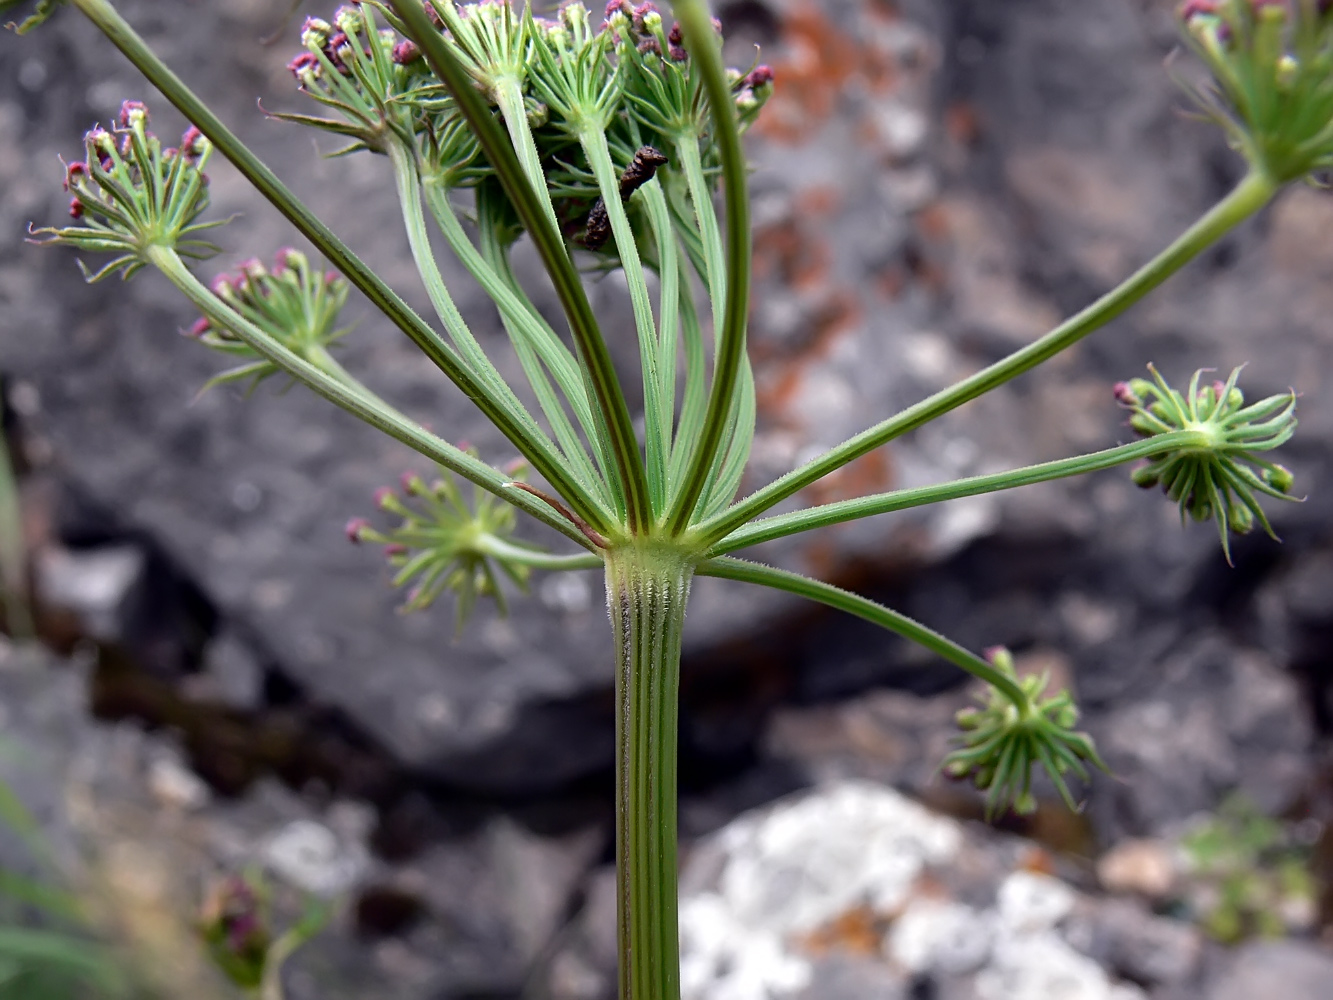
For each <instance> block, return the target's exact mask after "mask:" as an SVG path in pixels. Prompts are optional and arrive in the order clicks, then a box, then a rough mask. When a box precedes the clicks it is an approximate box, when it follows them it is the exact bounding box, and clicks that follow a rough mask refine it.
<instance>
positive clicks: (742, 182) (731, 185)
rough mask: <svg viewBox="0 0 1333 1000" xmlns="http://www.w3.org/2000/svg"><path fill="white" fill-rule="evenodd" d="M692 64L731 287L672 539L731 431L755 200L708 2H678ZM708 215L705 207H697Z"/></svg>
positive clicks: (671, 523)
mask: <svg viewBox="0 0 1333 1000" xmlns="http://www.w3.org/2000/svg"><path fill="white" fill-rule="evenodd" d="M673 9H674V11H675V14H676V16H677V17H678V18H680V25H681V30H682V31H683V32H684V34H685V44H686V48H687V49H688V51H689V53H690V58H691V59H692V60H694V62H695V64H696V65H697V66H698V67H699V72H700V77H701V78H702V80H703V86H704V92H705V93H706V94H707V96H708V104H709V110H710V112H711V115H712V121H713V133H714V140H715V141H716V143H717V148H718V153H719V155H720V156H721V159H722V188H723V194H724V197H725V199H726V213H727V272H726V273H727V287H726V296H727V298H726V305H725V307H724V309H723V318H722V334H721V336H720V337H719V338H718V347H717V356H716V358H715V359H714V361H713V384H712V388H711V390H710V392H709V397H708V409H707V411H706V413H705V415H704V426H703V431H702V433H701V434H700V435H699V448H698V450H697V451H696V452H695V453H694V457H693V460H692V461H691V463H690V465H689V468H688V470H687V471H686V473H685V482H684V486H683V487H682V488H681V491H680V495H679V496H678V497H677V498H676V503H675V506H674V507H673V508H672V510H671V512H670V514H669V515H668V517H667V524H666V529H667V532H668V534H672V535H679V534H681V533H683V532H684V531H685V530H686V528H687V527H688V526H689V523H690V518H691V516H692V515H693V513H694V505H695V503H696V502H697V501H698V499H699V496H700V494H701V493H702V492H703V490H704V486H705V485H706V483H707V480H708V477H709V472H710V470H711V467H712V463H713V458H714V456H715V454H716V452H717V450H718V447H719V445H720V443H721V441H722V435H723V433H724V432H725V431H726V429H727V426H728V417H729V416H730V415H731V411H732V407H733V405H734V397H735V395H736V382H737V379H738V378H739V376H740V370H741V363H742V361H743V360H744V357H745V329H746V325H747V323H748V321H749V314H750V195H749V191H748V184H747V181H746V176H745V156H744V153H743V152H742V150H741V136H740V126H739V123H738V122H737V121H736V106H735V103H734V102H733V99H732V95H731V88H730V87H729V86H728V85H727V78H726V72H725V70H724V69H723V66H722V51H721V46H720V45H719V44H718V40H717V37H716V35H715V34H714V31H713V25H712V23H711V21H710V19H709V16H708V9H707V8H706V7H705V6H704V3H703V0H676V3H675V4H674V6H673ZM697 209H698V211H700V212H703V211H704V206H702V205H699V206H697Z"/></svg>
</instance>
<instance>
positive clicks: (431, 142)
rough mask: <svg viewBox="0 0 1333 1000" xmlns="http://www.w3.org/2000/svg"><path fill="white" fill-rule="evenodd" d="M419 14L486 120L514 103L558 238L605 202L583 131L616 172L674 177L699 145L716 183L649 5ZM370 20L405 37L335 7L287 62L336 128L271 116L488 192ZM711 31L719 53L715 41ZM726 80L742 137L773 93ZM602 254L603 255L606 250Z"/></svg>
mask: <svg viewBox="0 0 1333 1000" xmlns="http://www.w3.org/2000/svg"><path fill="white" fill-rule="evenodd" d="M422 2H423V4H424V6H425V9H426V10H427V12H428V13H429V14H430V15H431V18H432V21H433V22H434V23H435V24H436V26H437V28H439V30H440V31H441V37H442V38H443V40H444V41H445V43H446V44H447V45H448V46H449V47H450V48H451V49H452V51H453V53H454V55H455V56H456V57H457V58H458V59H459V60H460V62H461V63H462V65H463V66H465V67H466V68H467V70H468V72H469V74H470V75H471V76H472V78H473V80H474V82H475V84H476V86H477V88H478V90H479V91H481V92H482V93H483V94H484V95H485V96H486V97H487V99H488V100H489V101H490V103H491V104H492V105H493V106H495V107H496V108H497V114H498V113H499V107H500V104H501V95H502V94H513V93H517V94H518V95H520V97H521V103H522V107H523V108H524V109H525V111H526V118H527V126H528V128H529V129H530V131H531V134H532V139H533V143H534V145H535V148H536V151H537V156H538V159H539V160H540V162H541V165H542V169H543V171H544V173H545V175H546V179H547V186H548V189H549V192H550V194H551V197H552V201H553V203H554V207H555V210H556V216H557V218H558V219H560V220H561V222H562V224H563V225H564V226H565V227H566V229H567V231H568V232H569V233H571V234H574V233H577V232H579V231H581V230H583V229H584V228H585V226H586V220H587V218H588V216H589V213H590V212H591V211H592V210H593V206H594V204H595V203H596V200H597V199H598V197H600V196H601V193H602V192H601V191H600V190H599V189H598V186H597V184H596V183H595V182H594V180H593V175H592V172H591V170H590V169H589V167H588V164H587V162H586V160H585V159H584V157H583V154H582V152H581V150H580V149H579V146H578V144H577V142H576V141H574V142H572V141H571V139H576V137H577V136H578V135H579V134H580V132H581V131H586V130H588V129H590V128H591V129H594V130H595V131H599V132H603V133H605V135H606V136H607V140H608V143H609V145H610V148H611V151H612V154H613V157H614V158H615V159H617V160H618V163H617V166H618V167H619V168H620V169H621V170H628V169H630V167H631V165H632V161H633V157H634V155H635V153H636V151H638V150H639V149H642V148H644V147H645V146H650V147H654V148H657V149H660V150H662V151H663V152H664V153H665V155H666V157H667V163H666V164H665V169H667V170H668V171H671V170H672V169H674V168H673V167H671V164H673V163H675V162H677V161H678V156H677V155H676V153H675V149H676V146H677V144H679V143H684V142H690V143H696V144H699V146H700V159H701V160H702V162H703V165H704V168H705V170H706V172H707V175H708V176H709V178H710V179H711V178H714V177H715V176H716V174H717V169H716V168H717V166H718V163H719V156H718V153H717V150H716V148H715V144H714V143H713V141H712V139H711V138H710V134H709V133H710V130H711V123H710V121H709V115H708V106H707V102H706V100H705V99H704V96H703V87H702V80H701V78H700V75H699V72H698V69H697V67H696V66H695V65H694V64H693V62H692V60H690V58H689V54H688V52H687V51H686V49H685V46H684V36H683V33H682V31H681V29H680V26H679V25H677V24H667V23H666V22H665V21H664V19H663V18H662V15H661V14H660V13H659V12H658V10H657V8H656V7H655V6H654V5H653V4H652V3H651V2H645V3H642V4H640V5H638V6H633V5H631V4H630V3H629V2H628V0H614V2H612V3H611V4H610V5H608V6H607V8H606V12H605V16H604V18H603V19H600V20H599V19H597V18H595V17H594V16H593V15H592V14H591V13H590V12H589V10H588V9H587V7H585V6H584V5H583V4H581V3H578V2H574V3H568V4H565V5H563V6H562V7H561V8H560V10H559V12H558V13H557V14H556V15H555V16H554V17H553V18H551V19H546V18H539V17H536V16H534V15H533V14H532V12H531V10H525V11H524V12H523V13H522V14H519V13H518V12H516V11H515V9H514V8H513V7H512V6H511V3H510V0H488V2H483V3H473V4H465V5H460V4H457V3H455V2H453V0H422ZM376 9H378V10H379V12H380V15H381V16H382V17H384V18H385V19H387V21H388V23H389V24H390V25H391V26H392V28H393V29H395V30H397V31H398V32H399V33H400V34H402V33H403V32H402V25H401V24H399V23H398V21H397V19H396V18H395V17H393V15H392V14H391V13H389V12H388V11H387V10H385V9H384V8H382V7H379V6H378V5H376V4H371V3H362V4H359V5H357V6H355V7H343V8H341V9H340V10H339V11H338V13H337V14H336V15H335V16H334V18H333V20H332V21H331V22H330V21H324V20H321V19H318V18H310V19H308V20H307V21H306V24H305V28H304V30H303V32H302V44H303V46H304V51H303V52H302V53H301V54H300V55H298V56H297V57H296V59H294V60H293V61H292V63H291V69H292V72H293V74H294V75H295V76H296V78H297V80H298V81H299V82H300V85H301V89H302V90H304V91H305V92H307V93H309V94H310V96H312V97H313V98H315V100H317V101H319V102H320V103H321V104H323V105H325V106H326V107H329V108H332V109H335V110H337V111H338V112H339V117H338V118H336V119H335V118H327V119H326V118H314V117H310V116H304V115H289V114H288V115H277V116H276V117H280V118H284V119H286V120H289V121H296V122H300V123H302V124H307V125H313V126H316V127H319V128H322V129H325V130H327V131H331V132H334V133H337V134H339V135H342V136H346V137H349V138H351V139H352V140H353V143H352V145H351V146H349V147H348V148H347V149H346V150H344V152H346V151H352V150H357V149H371V150H376V151H381V152H383V151H385V150H386V145H385V144H386V143H387V142H389V141H395V139H394V138H393V137H394V136H396V137H397V139H399V140H402V141H406V142H412V143H414V144H415V148H416V151H417V155H418V158H419V160H420V162H421V169H422V172H423V174H424V175H426V176H427V178H428V179H429V180H430V181H431V182H432V183H436V184H439V185H441V186H443V187H444V188H446V189H454V188H476V187H479V186H481V185H483V184H485V183H486V182H487V180H488V179H489V178H491V177H492V176H493V173H492V171H491V169H490V167H489V165H488V164H487V163H486V162H485V160H484V158H483V157H481V155H480V149H479V147H478V144H477V142H476V139H475V137H474V136H473V135H472V133H471V130H470V129H468V128H467V127H466V125H465V123H463V121H462V119H461V117H460V116H459V113H458V110H457V108H456V107H455V106H454V104H453V101H452V100H451V99H450V98H449V96H448V94H447V92H446V91H445V89H444V88H443V86H442V85H441V84H440V83H439V81H438V80H437V79H436V77H435V76H434V74H433V73H432V72H431V71H430V68H429V67H428V66H427V64H426V62H425V60H424V59H423V58H422V54H421V51H420V49H419V48H418V46H417V45H416V44H415V43H414V42H412V41H410V40H408V39H405V38H401V37H399V34H395V32H394V30H387V31H385V30H381V29H379V27H378V23H377V21H376V19H375V18H376V14H375V10H376ZM715 27H716V29H717V34H716V38H715V41H716V44H718V45H719V46H720V45H721V28H720V25H717V24H716V22H715ZM729 78H730V82H731V87H732V93H733V95H734V100H735V104H736V109H737V115H738V119H739V122H740V124H741V126H742V127H745V126H748V125H749V124H750V123H751V122H752V121H753V120H754V119H755V117H756V116H757V115H758V113H759V111H760V109H761V108H762V107H763V105H764V103H765V102H766V101H767V100H768V98H769V96H770V95H771V94H772V92H773V72H772V70H771V69H769V68H768V67H767V66H763V65H758V66H754V67H752V68H751V69H749V70H747V71H744V72H742V71H738V70H733V71H731V72H730V74H729ZM689 214H690V213H688V212H687V213H686V217H688V216H689ZM595 242H596V241H595V240H594V243H595ZM598 245H599V246H600V244H598ZM603 252H604V253H614V245H613V244H612V245H610V248H609V249H606V250H603Z"/></svg>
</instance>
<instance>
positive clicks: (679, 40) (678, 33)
mask: <svg viewBox="0 0 1333 1000" xmlns="http://www.w3.org/2000/svg"><path fill="white" fill-rule="evenodd" d="M667 42H669V43H670V44H672V45H684V44H685V32H684V31H682V30H681V27H680V22H679V21H676V22H674V23H672V25H671V30H670V31H669V32H667Z"/></svg>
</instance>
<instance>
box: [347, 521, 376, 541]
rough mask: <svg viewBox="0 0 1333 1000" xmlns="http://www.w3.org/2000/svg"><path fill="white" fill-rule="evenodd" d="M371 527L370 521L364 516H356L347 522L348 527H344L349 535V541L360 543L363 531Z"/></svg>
mask: <svg viewBox="0 0 1333 1000" xmlns="http://www.w3.org/2000/svg"><path fill="white" fill-rule="evenodd" d="M369 527H370V522H369V521H367V520H366V519H365V518H364V517H354V518H352V519H351V520H350V521H348V522H347V525H346V527H344V528H343V531H344V533H345V534H346V535H347V540H348V541H349V542H352V543H353V544H360V543H361V533H362V532H363V531H365V530H366V529H368V528H369Z"/></svg>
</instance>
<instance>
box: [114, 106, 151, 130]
mask: <svg viewBox="0 0 1333 1000" xmlns="http://www.w3.org/2000/svg"><path fill="white" fill-rule="evenodd" d="M116 121H117V122H119V123H120V127H121V128H129V127H130V125H131V124H132V123H135V122H138V123H140V124H143V125H147V124H148V106H147V105H146V104H144V102H143V101H124V102H122V103H121V105H120V114H119V116H117V118H116Z"/></svg>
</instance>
